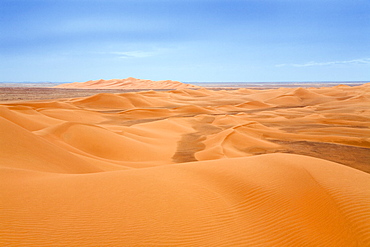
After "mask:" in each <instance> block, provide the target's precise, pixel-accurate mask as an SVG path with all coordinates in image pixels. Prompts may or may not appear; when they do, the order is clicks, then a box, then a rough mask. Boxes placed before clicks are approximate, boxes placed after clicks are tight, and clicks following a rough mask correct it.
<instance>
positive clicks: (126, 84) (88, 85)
mask: <svg viewBox="0 0 370 247" xmlns="http://www.w3.org/2000/svg"><path fill="white" fill-rule="evenodd" d="M55 87H56V88H83V89H132V88H133V89H182V88H199V87H198V86H195V85H191V84H185V83H182V82H179V81H171V80H165V81H151V80H144V79H136V78H133V77H129V78H126V79H111V80H103V79H100V80H96V81H86V82H73V83H65V84H61V85H57V86H55Z"/></svg>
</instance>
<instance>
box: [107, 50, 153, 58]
mask: <svg viewBox="0 0 370 247" xmlns="http://www.w3.org/2000/svg"><path fill="white" fill-rule="evenodd" d="M110 54H113V55H118V56H119V57H120V58H143V57H152V56H155V55H156V54H157V52H148V51H124V52H120V51H116V52H110Z"/></svg>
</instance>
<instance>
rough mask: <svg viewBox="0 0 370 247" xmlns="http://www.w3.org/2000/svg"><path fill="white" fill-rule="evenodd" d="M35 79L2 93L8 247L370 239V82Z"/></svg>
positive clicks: (2, 237)
mask: <svg viewBox="0 0 370 247" xmlns="http://www.w3.org/2000/svg"><path fill="white" fill-rule="evenodd" d="M1 90H3V91H1ZM4 90H5V91H4ZM6 90H13V89H9V88H8V89H7V88H5V89H4V88H3V89H0V91H1V92H6ZM19 90H21V89H19ZM27 90H36V91H37V90H44V91H42V92H41V91H40V92H41V93H38V94H37V93H35V92H32V93H30V94H28V96H27V93H25V94H23V95H22V96H19V95H20V94H19V93H20V92H18V96H15V95H16V93H15V94H14V95H12V96H11V94H9V93H3V94H2V98H1V100H3V101H2V102H1V104H0V171H1V172H0V191H1V193H0V221H1V225H0V245H1V246H369V245H370V174H369V173H370V121H369V120H370V107H369V105H370V85H369V84H364V85H361V86H354V87H349V86H344V85H341V86H335V87H330V88H329V87H321V88H278V89H259V90H253V89H246V88H241V89H234V90H210V89H206V88H200V89H178V90H164V91H163V90H162V91H160V90H159V91H158V90H156V91H154V90H149V91H136V90H135V91H131V92H128V91H109V90H106V91H89V90H86V91H81V90H82V89H78V90H77V89H72V90H69V89H27ZM53 90H56V91H53ZM58 90H62V91H58ZM63 90H64V91H63ZM66 90H67V91H66ZM21 91H22V90H21ZM8 92H9V91H8ZM53 92H54V93H55V94H53ZM56 92H58V93H56ZM72 92H73V93H72ZM23 93H24V92H23ZM96 93H98V94H96ZM67 96H68V97H67ZM45 97H47V98H48V99H45ZM71 97H72V98H71ZM30 100H32V101H30Z"/></svg>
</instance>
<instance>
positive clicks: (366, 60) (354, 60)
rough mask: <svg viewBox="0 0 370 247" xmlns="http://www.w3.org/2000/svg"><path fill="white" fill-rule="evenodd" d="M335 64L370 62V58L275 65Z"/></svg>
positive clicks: (310, 65)
mask: <svg viewBox="0 0 370 247" xmlns="http://www.w3.org/2000/svg"><path fill="white" fill-rule="evenodd" d="M334 64H370V58H360V59H353V60H346V61H331V62H308V63H303V64H277V65H275V67H286V66H289V67H313V66H328V65H334Z"/></svg>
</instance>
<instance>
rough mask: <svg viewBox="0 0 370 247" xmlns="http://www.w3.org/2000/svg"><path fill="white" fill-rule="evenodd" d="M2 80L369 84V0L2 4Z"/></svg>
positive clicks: (37, 0)
mask: <svg viewBox="0 0 370 247" xmlns="http://www.w3.org/2000/svg"><path fill="white" fill-rule="evenodd" d="M0 13H1V15H0V33H1V35H0V58H1V59H0V81H14V82H16V81H87V80H95V79H112V78H126V77H130V76H133V77H137V78H143V79H152V80H164V79H171V80H179V81H184V82H207V81H209V82H261V81H270V82H274V81H275V82H278V81H366V80H370V1H369V0H121V1H120V0H0Z"/></svg>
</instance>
